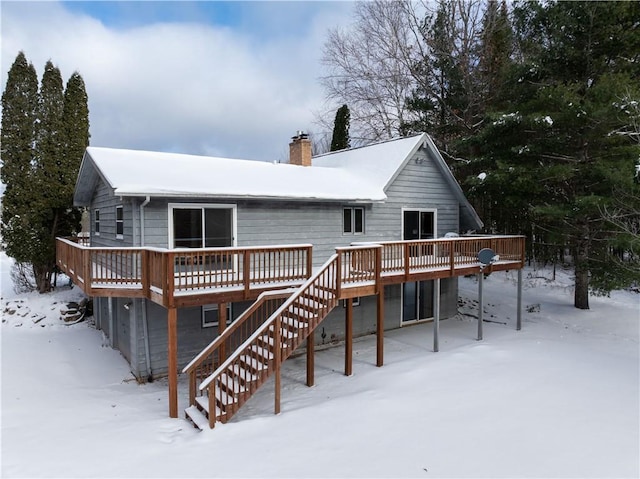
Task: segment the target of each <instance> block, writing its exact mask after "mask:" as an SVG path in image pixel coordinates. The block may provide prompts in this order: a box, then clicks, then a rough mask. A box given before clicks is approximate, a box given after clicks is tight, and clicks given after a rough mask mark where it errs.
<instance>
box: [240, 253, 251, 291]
mask: <svg viewBox="0 0 640 479" xmlns="http://www.w3.org/2000/svg"><path fill="white" fill-rule="evenodd" d="M242 284H243V285H244V296H245V298H248V297H249V289H250V288H251V254H250V253H249V250H245V251H244V253H243V254H242Z"/></svg>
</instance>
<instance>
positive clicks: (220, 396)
mask: <svg viewBox="0 0 640 479" xmlns="http://www.w3.org/2000/svg"><path fill="white" fill-rule="evenodd" d="M215 395H216V399H217V400H218V401H220V403H221V405H222V407H223V409H224V406H226V405H229V404H233V403H234V402H238V398H237V397H236V396H234V395H233V394H230V393H227V392H226V391H223V390H222V389H220V387H219V386H218V385H216V392H215Z"/></svg>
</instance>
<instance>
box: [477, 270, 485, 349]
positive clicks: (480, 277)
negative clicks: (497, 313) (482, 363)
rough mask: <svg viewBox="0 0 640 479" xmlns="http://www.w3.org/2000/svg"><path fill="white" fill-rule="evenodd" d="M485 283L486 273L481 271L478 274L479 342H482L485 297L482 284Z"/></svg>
mask: <svg viewBox="0 0 640 479" xmlns="http://www.w3.org/2000/svg"><path fill="white" fill-rule="evenodd" d="M483 282H484V273H483V272H482V271H480V274H478V338H477V339H478V341H480V340H482V310H483V309H484V305H483V299H484V298H483V295H482V283H483Z"/></svg>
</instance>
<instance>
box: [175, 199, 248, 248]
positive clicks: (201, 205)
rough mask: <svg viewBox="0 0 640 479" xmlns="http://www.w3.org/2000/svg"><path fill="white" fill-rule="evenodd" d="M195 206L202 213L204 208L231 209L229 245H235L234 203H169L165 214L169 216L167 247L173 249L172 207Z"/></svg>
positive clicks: (236, 215)
mask: <svg viewBox="0 0 640 479" xmlns="http://www.w3.org/2000/svg"><path fill="white" fill-rule="evenodd" d="M196 208H200V209H202V214H203V215H204V210H205V209H214V208H218V209H229V210H233V211H232V213H231V216H232V218H231V223H232V226H231V230H232V231H231V236H232V238H231V243H232V244H231V246H232V247H235V246H237V244H238V243H237V236H238V235H237V231H238V214H237V213H238V207H237V205H235V204H223V203H169V206H168V208H167V210H168V211H167V214H168V217H169V222H168V225H169V235H168V245H167V247H168V248H169V249H175V246H174V237H173V210H174V209H183V210H186V209H196Z"/></svg>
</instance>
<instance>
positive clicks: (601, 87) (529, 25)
mask: <svg viewBox="0 0 640 479" xmlns="http://www.w3.org/2000/svg"><path fill="white" fill-rule="evenodd" d="M639 17H640V7H639V5H638V4H637V3H634V2H628V3H627V2H620V3H611V4H609V3H606V4H605V3H600V2H548V3H544V4H542V3H534V2H527V3H523V4H519V5H517V7H516V8H515V9H514V21H515V23H514V24H515V26H516V33H517V37H518V38H517V42H518V46H519V48H520V51H519V55H520V57H521V61H520V63H519V65H518V66H517V67H516V68H515V69H514V70H513V71H514V73H516V75H517V76H515V77H514V81H513V82H512V83H511V85H512V90H511V91H510V93H509V101H507V102H505V103H504V109H503V110H502V112H500V113H496V115H495V116H494V117H493V119H492V121H489V122H487V123H486V125H485V127H484V129H483V131H482V132H481V133H480V134H479V135H478V136H477V137H476V141H477V142H478V144H479V145H480V147H481V149H482V153H481V154H482V155H484V157H485V158H493V159H494V164H495V166H496V167H495V169H493V170H491V171H489V172H488V176H487V179H489V178H493V180H491V181H490V182H489V183H493V184H494V185H496V186H497V185H501V186H502V189H501V190H499V189H492V190H491V194H492V195H493V201H494V202H495V203H497V204H501V205H505V204H515V205H516V206H517V207H518V208H519V209H520V210H521V211H522V214H523V217H521V219H525V220H528V221H529V223H530V224H531V225H535V230H532V231H529V232H528V233H529V234H530V235H531V237H532V238H534V237H533V235H534V234H535V235H536V237H535V238H534V239H535V240H536V241H538V242H541V243H544V244H547V245H548V244H555V245H557V249H558V250H560V251H563V250H564V248H565V246H566V247H567V248H568V249H569V251H570V252H571V254H572V257H573V263H574V268H575V295H574V305H575V306H576V307H577V308H581V309H587V308H588V307H589V290H590V288H591V290H596V291H603V292H604V291H608V290H610V289H611V288H613V287H617V286H620V285H621V284H624V283H625V282H626V283H628V281H629V280H630V276H629V274H627V272H628V271H632V270H633V269H629V268H616V264H617V263H616V261H615V260H614V257H613V253H614V249H613V246H614V244H615V233H614V232H613V231H612V230H611V228H610V226H609V225H608V223H607V222H606V221H604V219H603V215H602V211H603V210H604V209H606V208H607V206H608V205H609V204H610V203H611V202H612V200H613V198H614V195H615V193H614V192H615V191H616V189H617V188H620V187H624V188H625V189H629V188H632V183H633V182H632V178H633V175H632V174H631V172H632V170H633V167H634V162H635V161H636V159H637V158H638V155H639V151H638V146H637V144H633V142H631V141H629V138H628V137H626V136H624V135H619V134H617V133H616V132H618V131H620V129H621V128H624V126H625V124H624V121H625V120H624V119H623V117H622V116H621V115H620V108H619V107H617V106H616V105H618V104H620V101H621V99H622V98H623V97H624V95H625V94H626V93H627V92H628V91H632V90H635V89H636V85H637V84H638V81H640V71H639V69H640V44H639V41H640V35H639V31H638V30H639V27H638V24H637V18H639ZM506 221H512V219H506Z"/></svg>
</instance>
